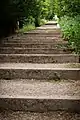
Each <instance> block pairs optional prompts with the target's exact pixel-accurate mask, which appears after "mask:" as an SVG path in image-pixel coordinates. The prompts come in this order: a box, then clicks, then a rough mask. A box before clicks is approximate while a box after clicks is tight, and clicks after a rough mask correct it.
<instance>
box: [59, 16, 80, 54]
mask: <svg viewBox="0 0 80 120" xmlns="http://www.w3.org/2000/svg"><path fill="white" fill-rule="evenodd" d="M59 24H60V26H61V30H62V33H63V38H64V39H66V40H68V41H69V44H70V46H71V47H72V48H74V49H75V52H76V53H78V54H80V15H77V16H75V17H69V16H64V17H62V18H61V19H60V21H59Z"/></svg>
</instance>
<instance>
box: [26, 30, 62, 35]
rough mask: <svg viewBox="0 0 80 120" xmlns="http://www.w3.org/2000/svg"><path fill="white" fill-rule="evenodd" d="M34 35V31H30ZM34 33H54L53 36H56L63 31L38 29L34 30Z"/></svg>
mask: <svg viewBox="0 0 80 120" xmlns="http://www.w3.org/2000/svg"><path fill="white" fill-rule="evenodd" d="M30 32H31V33H32V31H29V32H28V33H30ZM33 32H35V33H53V34H55V33H61V30H60V29H52V30H50V29H46V30H44V29H36V30H33Z"/></svg>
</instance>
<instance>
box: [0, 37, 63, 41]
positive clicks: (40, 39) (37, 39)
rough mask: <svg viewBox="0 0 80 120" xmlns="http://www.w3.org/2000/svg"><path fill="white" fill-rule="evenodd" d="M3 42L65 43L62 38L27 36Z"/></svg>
mask: <svg viewBox="0 0 80 120" xmlns="http://www.w3.org/2000/svg"><path fill="white" fill-rule="evenodd" d="M2 41H4V42H9V41H26V42H27V41H34V42H35V41H63V40H62V38H60V37H36V36H35V37H30V36H29V37H26V36H22V37H15V38H12V39H7V38H6V39H3V40H2Z"/></svg>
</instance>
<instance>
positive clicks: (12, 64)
mask: <svg viewBox="0 0 80 120" xmlns="http://www.w3.org/2000/svg"><path fill="white" fill-rule="evenodd" d="M79 112H80V63H79V56H78V55H77V54H74V50H73V49H72V48H70V46H69V45H68V41H64V40H62V38H61V31H60V28H58V27H57V23H56V22H54V21H53V22H48V23H47V24H46V25H43V26H41V27H39V28H37V29H36V30H33V31H30V32H27V33H24V34H22V35H21V34H19V35H14V36H10V37H8V38H5V39H4V40H2V41H1V44H0V120H37V119H39V120H69V119H70V120H80V114H79Z"/></svg>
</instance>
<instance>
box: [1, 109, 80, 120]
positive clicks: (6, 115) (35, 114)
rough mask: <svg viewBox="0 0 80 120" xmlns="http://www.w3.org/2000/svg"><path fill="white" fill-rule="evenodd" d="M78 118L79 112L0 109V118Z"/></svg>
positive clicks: (7, 119)
mask: <svg viewBox="0 0 80 120" xmlns="http://www.w3.org/2000/svg"><path fill="white" fill-rule="evenodd" d="M38 119H39V120H80V112H79V113H77V112H65V111H56V112H48V111H47V112H44V113H38V112H25V111H24V112H22V111H17V112H13V111H1V112H0V120H38Z"/></svg>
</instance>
